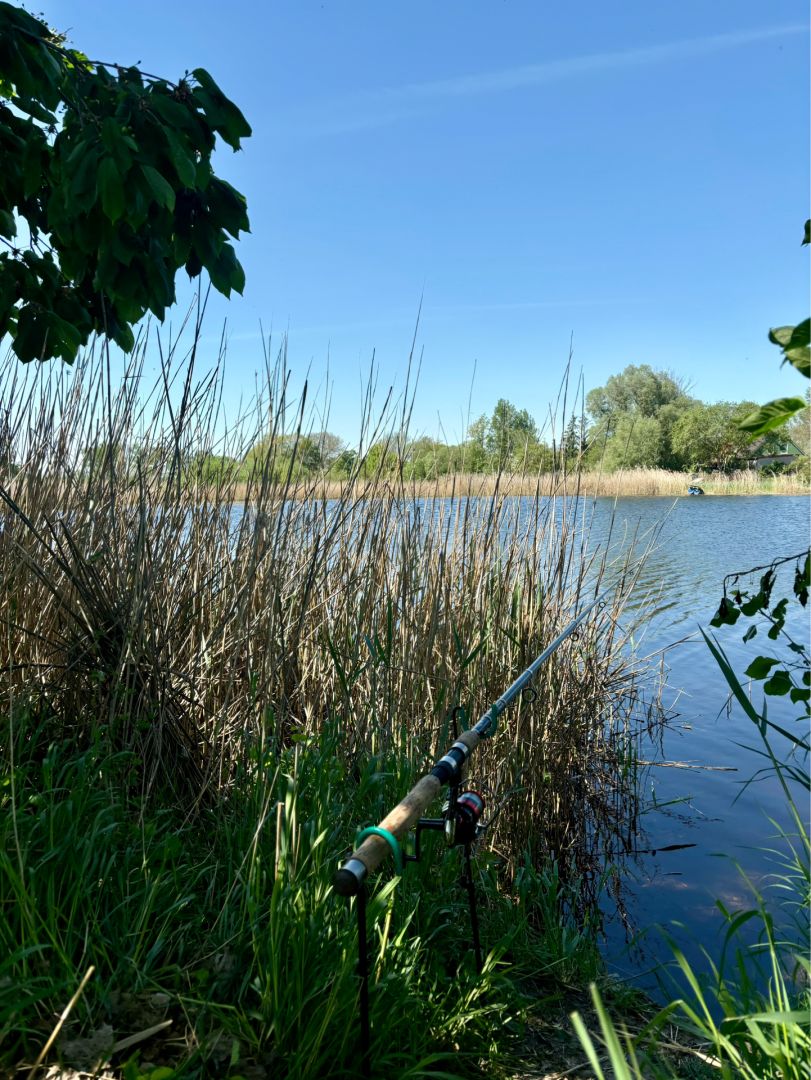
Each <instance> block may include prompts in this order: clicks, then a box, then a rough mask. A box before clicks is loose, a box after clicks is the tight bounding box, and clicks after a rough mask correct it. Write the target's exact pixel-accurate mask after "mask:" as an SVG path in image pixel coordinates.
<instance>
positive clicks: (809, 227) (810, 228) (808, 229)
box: [803, 218, 811, 244]
mask: <svg viewBox="0 0 811 1080" xmlns="http://www.w3.org/2000/svg"><path fill="white" fill-rule="evenodd" d="M803 243H804V244H811V218H809V219H808V221H806V223H805V231H804V233H803Z"/></svg>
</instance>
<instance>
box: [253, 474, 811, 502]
mask: <svg viewBox="0 0 811 1080" xmlns="http://www.w3.org/2000/svg"><path fill="white" fill-rule="evenodd" d="M574 471H575V473H576V476H577V481H576V483H577V487H578V493H579V494H580V495H585V496H588V497H590V498H593V497H604V498H612V499H614V498H624V497H634V496H647V497H656V496H662V497H667V498H677V497H678V496H680V495H683V496H686V495H687V488H688V487H689V486H690V485H691V484H698V485H699V486H700V487H701V488H703V490H704V492H705V494H707V495H807V494H808V488H809V485H808V482H807V481H806V480H804V479H803V477H802V476H799V475H795V474H792V473H780V474H778V475H776V476H764V475H763V474H761V473H759V472H758V471H757V470H756V469H739V470H735V471H733V472H730V473H710V474H709V475H706V476H703V475H702V476H697V477H696V479H692V477H691V475H690V474H688V473H684V472H675V471H672V470H669V469H618V470H617V471H616V472H612V473H607V472H605V473H604V472H599V471H594V472H586V471H583V472H577V470H574ZM564 483H565V487H564ZM571 485H572V478H571V476H569V477H565V478H564V475H563V473H561V472H557V473H539V474H538V475H532V474H526V473H521V474H516V473H512V474H511V473H498V474H482V473H455V474H449V475H447V476H440V477H437V478H436V479H434V480H413V481H406V482H405V486H406V488H407V490H408V492H409V494H411V495H412V496H413V497H414V498H418V499H430V498H441V499H446V498H452V497H454V496H458V495H469V496H473V497H484V498H491V497H492V496H494V495H500V496H502V497H505V498H506V497H510V496H512V497H525V498H526V497H532V496H535V495H538V494H540V495H546V496H549V495H558V494H561V492H562V491H564V490H565V491H569V490H570V488H571ZM344 489H345V483H341V482H338V481H335V480H329V479H327V480H322V481H321V482H320V483H319V484H318V485H317V487H316V492H317V494H318V497H319V498H326V499H334V498H338V497H340V495H341V493H342V492H343V491H344ZM246 492H247V485H244V484H242V485H241V484H237V485H236V488H235V490H234V494H235V496H236V498H241V497H243V496H244V494H245V493H246Z"/></svg>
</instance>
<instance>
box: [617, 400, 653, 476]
mask: <svg viewBox="0 0 811 1080" xmlns="http://www.w3.org/2000/svg"><path fill="white" fill-rule="evenodd" d="M661 460H662V426H661V424H660V423H659V421H658V420H657V419H656V417H655V416H642V415H639V416H633V415H632V414H630V413H623V414H621V415H620V416H619V418H618V419H617V421H616V423H615V425H614V427H613V429H612V433H611V437H610V439H608V441H607V442H606V444H605V449H604V451H603V453H602V467H603V468H604V469H606V470H607V471H608V472H614V471H615V470H617V469H653V468H656V467H657V466H659V464H660V462H661Z"/></svg>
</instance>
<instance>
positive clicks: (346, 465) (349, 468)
mask: <svg viewBox="0 0 811 1080" xmlns="http://www.w3.org/2000/svg"><path fill="white" fill-rule="evenodd" d="M357 460H358V453H357V451H356V450H350V449H348V448H347V449H345V450H342V451H341V452H340V454H338V456H337V457H336V458H335V460H334V461H333V462H332V464H331V465H330V467H329V475H330V477H331V478H332V479H334V480H346V479H348V478H349V477H350V476H351V475H352V473H353V472H354V471H355V466H356V464H357Z"/></svg>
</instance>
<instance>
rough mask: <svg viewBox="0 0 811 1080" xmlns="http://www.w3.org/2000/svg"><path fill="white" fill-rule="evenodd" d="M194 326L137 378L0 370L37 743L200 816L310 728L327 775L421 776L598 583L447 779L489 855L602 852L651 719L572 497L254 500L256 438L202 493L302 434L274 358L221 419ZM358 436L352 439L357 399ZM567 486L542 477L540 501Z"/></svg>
mask: <svg viewBox="0 0 811 1080" xmlns="http://www.w3.org/2000/svg"><path fill="white" fill-rule="evenodd" d="M199 330H200V327H199V325H198V326H197V327H196V329H195V340H194V344H193V346H192V349H191V351H190V352H188V353H183V352H182V351H181V346H180V345H179V343H178V342H177V341H176V342H174V343H173V344H171V346H170V347H169V348H168V349H166V350H161V352H160V364H159V369H158V375H157V378H156V379H155V380H154V382H153V383H152V384H149V383H148V382H147V377H146V371H147V367H146V358H147V351H148V350H147V342H146V341H141V342H140V344H139V346H138V347H137V349H136V351H135V353H134V354H133V357H132V359H131V360H130V362H129V364H128V366H127V370H126V372H125V373H124V375H123V377H122V378H120V379H119V380H111V379H110V378H109V376H108V371H109V358H108V357H107V356H106V355H103V354H93V353H90V354H89V355H88V356H86V357H85V358H84V359H83V360H82V361H81V362H80V363H79V364H78V366H77V368H76V370H75V371H73V372H68V371H66V370H65V369H64V368H57V367H55V366H51V367H48V368H45V367H43V368H41V369H39V370H38V371H29V372H28V373H27V374H23V373H22V371H21V369H20V367H19V365H18V364H16V362H14V361H13V360H10V361H9V362H8V363H7V365H6V367H5V369H4V370H3V372H2V400H3V402H4V406H5V416H4V423H3V427H2V440H3V445H2V447H0V452H1V456H0V462H5V466H4V472H5V475H4V476H3V477H2V489H1V490H0V496H2V500H3V502H2V537H1V538H0V573H2V581H3V591H2V595H1V596H0V611H1V612H2V617H3V625H4V627H5V630H6V632H5V633H4V635H3V643H2V645H1V646H0V664H1V665H2V666H1V668H0V670H1V671H2V681H3V689H4V691H5V692H6V694H9V693H14V694H16V695H17V696H18V697H23V698H24V699H25V700H26V701H27V702H28V703H29V706H30V707H31V708H35V709H37V710H38V712H39V714H40V715H41V717H42V718H43V722H44V723H47V724H48V725H50V728H51V729H52V730H53V733H54V737H57V738H64V737H68V736H70V737H73V738H76V739H77V740H79V741H80V742H81V741H83V742H85V743H89V742H91V741H94V740H95V741H98V742H100V743H101V744H102V745H104V746H109V748H110V749H111V750H112V751H124V752H126V753H127V754H130V755H131V757H130V758H129V761H130V766H129V771H128V773H127V777H126V779H128V781H129V783H130V784H131V785H135V786H141V787H142V788H143V789H144V790H145V791H153V790H158V789H161V790H165V785H166V784H167V783H169V784H171V785H172V786H173V788H174V791H175V796H176V797H177V798H178V799H180V800H182V801H183V803H184V804H185V805H186V806H187V807H188V806H189V804H193V803H194V802H195V801H196V800H199V799H202V798H209V799H218V798H226V797H227V796H228V792H229V789H230V786H231V784H232V782H233V778H234V776H235V771H236V770H238V769H239V768H242V767H245V766H246V765H247V764H248V763H249V762H252V761H255V760H256V754H255V750H256V748H257V747H258V746H259V745H260V744H261V745H262V746H263V747H264V748H265V750H267V748H268V747H270V748H271V749H272V748H273V747H274V746H276V747H278V746H280V745H282V744H283V743H287V742H289V741H290V740H291V739H297V738H302V737H306V736H316V737H317V734H318V732H319V731H320V730H321V728H322V725H323V724H324V723H325V722H326V721H327V720H328V719H329V720H332V721H335V722H338V723H340V726H341V730H342V732H343V745H344V753H345V755H346V759H347V761H348V762H349V763H350V764H351V763H352V762H356V763H357V764H358V765H359V766H360V765H363V764H365V763H366V761H367V760H368V757H369V755H372V754H380V755H385V754H388V753H392V752H396V753H401V754H408V755H409V756H410V757H411V758H412V760H414V761H415V763H417V764H418V765H420V766H421V765H427V764H429V763H430V762H431V761H432V759H433V758H434V757H435V755H436V754H437V753H438V752H440V751H442V750H444V747H445V744H446V743H447V741H448V738H449V736H450V734H451V728H452V726H453V723H454V721H453V719H452V715H453V710H454V708H455V707H456V706H464V707H465V708H466V710H467V713H468V714H469V715H470V714H472V715H473V718H474V719H475V718H477V717H478V715H479V714H480V713H481V712H483V711H484V710H485V708H486V707H487V705H488V703H489V702H490V701H491V700H494V699H495V698H496V697H497V696H498V694H499V693H500V692H501V690H502V689H503V688H504V687H505V686H506V685H507V684H508V683H509V682H511V681H512V679H513V678H514V677H515V676H516V675H517V674H518V673H519V672H520V671H521V670H522V669H523V668H524V667H525V666H526V665H527V664H528V663H529V662H530V661H531V660H532V659H533V658H534V657H535V656H536V655H537V654H538V653H539V652H540V651H541V650H542V648H543V647H544V645H545V644H546V643H548V642H549V640H550V639H551V638H552V637H553V636H554V635H555V634H556V633H558V632H559V631H560V630H561V629H562V628H563V627H564V626H565V624H566V623H567V622H568V621H569V620H570V619H571V618H572V616H573V614H574V613H575V612H576V610H577V609H578V606H579V605H580V604H582V603H585V602H586V601H587V600H589V599H590V598H592V597H593V596H594V595H595V594H596V592H597V591H598V590H599V589H600V588H601V587H603V586H605V584H606V574H609V576H610V577H611V584H612V588H613V591H612V592H611V596H610V599H609V601H608V603H607V604H606V605H605V606H604V607H602V608H601V609H599V611H598V612H597V613H596V615H595V616H594V617H592V618H591V619H590V620H589V621H588V622H587V623H585V624H584V626H583V627H582V629H581V631H580V632H579V633H578V634H577V635H576V636H575V637H573V638H571V639H569V640H568V641H567V642H566V643H565V644H564V645H563V646H562V647H561V648H560V650H559V651H558V652H557V653H556V654H555V656H554V657H553V659H552V660H551V661H550V662H549V663H548V664H547V665H546V666H545V668H544V669H543V671H542V674H541V676H540V678H539V679H538V681H537V683H536V693H535V694H534V695H529V696H528V697H527V698H526V699H525V700H524V702H523V703H522V704H521V706H520V707H519V708H518V709H517V710H515V711H513V712H512V713H511V714H509V716H508V717H507V718H505V720H504V721H503V723H502V731H501V732H500V733H499V735H498V737H496V738H495V739H493V740H492V742H490V743H489V744H488V746H487V749H486V750H485V752H484V753H483V754H482V755H481V756H480V758H479V760H478V762H477V765H476V773H475V775H473V776H471V781H472V782H473V783H475V784H477V785H479V786H480V787H482V788H483V789H485V791H486V794H487V796H488V799H489V800H490V802H491V806H492V807H494V808H497V812H496V828H495V830H494V833H493V837H492V841H493V844H494V845H495V847H496V848H498V849H499V850H500V851H501V852H502V853H504V854H505V855H506V856H507V857H509V858H516V857H518V855H519V854H520V852H521V851H522V850H524V849H526V847H527V846H528V845H529V846H530V847H531V848H533V849H534V850H535V851H536V852H538V853H544V854H552V855H554V856H555V857H556V858H558V860H559V861H560V863H561V865H563V866H567V865H568V866H571V867H577V868H578V869H580V870H583V869H585V868H586V867H587V866H589V865H592V862H591V860H592V859H593V856H594V852H595V851H597V850H600V851H603V852H604V851H605V850H607V849H608V850H616V849H617V848H621V847H623V846H624V844H625V843H626V841H627V840H628V838H629V837H630V835H631V831H630V825H631V822H630V818H631V817H632V816H633V796H634V779H635V777H634V767H633V745H634V738H635V737H636V733H637V731H638V729H639V727H640V725H644V724H646V723H647V722H648V721H649V719H650V717H649V715H648V714H647V713H645V711H644V710H643V711H642V715H641V716H640V710H639V701H640V682H639V672H638V671H637V669H636V668H635V666H634V661H633V659H632V658H631V657H630V656H629V654H628V652H627V651H626V650H625V647H624V646H625V641H626V637H625V635H626V633H627V632H628V629H627V628H626V630H623V629H622V626H623V619H622V617H621V616H622V612H623V606H624V605H625V602H626V600H627V597H628V594H629V591H630V589H631V588H632V587H633V583H634V576H635V573H636V569H635V564H633V563H632V562H631V558H630V555H629V557H628V558H627V559H626V561H625V562H624V563H623V565H621V566H614V567H610V568H609V567H607V565H606V556H605V555H604V554H601V553H600V552H599V551H593V550H592V549H591V547H590V537H589V525H588V517H587V515H586V514H585V513H584V512H583V504H581V503H580V502H579V501H578V500H577V499H576V498H573V499H561V500H549V499H543V498H536V499H533V500H525V501H522V502H521V503H518V501H517V500H513V499H510V498H508V497H506V496H507V495H508V494H509V493H511V492H512V491H514V490H516V489H515V487H514V486H511V485H513V484H514V483H515V482H516V481H512V480H511V481H510V482H509V483H504V482H502V479H501V478H496V479H495V480H488V481H486V482H480V481H479V479H478V478H476V479H474V480H471V481H470V483H467V482H462V481H460V480H457V481H456V482H451V484H450V487H444V486H439V485H437V486H434V487H432V488H430V489H428V490H426V489H425V488H422V487H418V486H417V487H415V486H414V485H411V484H409V483H407V482H404V481H403V480H402V479H397V478H395V479H392V478H391V477H384V476H382V475H377V476H373V477H371V478H370V479H366V480H361V479H360V477H359V475H356V476H354V477H352V478H350V480H349V481H348V482H347V483H345V484H344V485H341V486H339V487H337V488H331V489H330V490H329V493H328V494H329V498H327V497H325V496H326V494H327V493H326V492H325V491H324V490H323V488H322V486H321V485H320V484H319V482H318V481H310V480H301V479H293V478H292V475H288V477H287V479H286V480H283V481H281V482H280V481H279V480H278V478H276V479H274V477H277V475H278V462H277V461H276V460H275V458H274V453H275V451H274V449H273V447H274V445H276V442H278V440H276V441H274V439H273V438H270V439H267V443H266V445H267V446H268V450H267V454H266V456H265V458H264V459H262V460H258V461H257V462H256V463H255V468H254V471H253V474H252V475H251V477H250V479H249V481H248V482H247V484H246V485H244V486H240V485H239V484H238V482H237V478H236V475H233V476H231V475H229V474H228V472H227V471H226V472H224V473H223V474H222V475H221V476H220V478H219V479H218V480H217V482H216V483H215V484H214V485H213V486H212V485H211V484H210V482H209V478H208V477H206V476H203V475H202V474H201V470H200V469H199V468H198V467H197V465H196V464H195V463H196V462H199V461H200V457H201V455H205V454H211V453H216V454H224V455H227V456H228V457H231V458H234V459H237V460H242V459H244V457H245V454H246V451H247V449H248V448H249V447H250V446H251V445H253V443H254V442H255V441H256V439H257V438H258V437H260V436H263V437H267V436H268V435H271V436H274V435H279V434H281V433H282V432H286V433H288V434H289V433H290V432H291V431H292V432H293V433H295V432H301V430H302V427H303V425H304V422H305V416H304V412H303V405H302V404H301V403H294V402H291V401H290V400H289V399H288V395H287V371H286V368H285V361H284V357H283V356H282V357H281V359H280V361H279V362H278V363H277V364H275V365H272V366H270V365H269V366H268V367H267V370H266V373H265V374H266V380H265V386H264V388H263V392H262V393H261V394H260V395H259V396H258V398H257V400H256V401H254V402H253V403H251V405H250V407H249V408H247V409H246V410H245V411H244V413H243V414H242V415H241V416H240V417H238V418H236V420H235V421H234V422H233V423H232V424H231V425H230V426H226V425H225V423H224V421H223V419H222V417H221V416H220V404H219V403H220V394H221V386H222V379H223V366H222V364H221V363H220V364H219V365H218V366H217V367H216V368H215V369H214V370H213V371H212V372H210V373H209V374H207V375H206V376H204V377H198V376H197V374H196V370H195V362H196V353H197V348H198V344H197V341H198V337H199ZM153 347H154V348H158V347H159V345H158V344H156V345H155V346H153ZM364 427H365V435H366V436H367V439H366V443H367V445H368V444H369V443H370V442H371V441H372V439H370V438H368V436H369V435H370V433H373V434H375V437H377V436H378V435H379V432H375V431H374V428H375V421H374V419H373V417H372V413H371V405H369V407H368V409H367V413H366V416H365V419H364ZM390 438H391V443H392V445H397V444H398V443H402V431H401V430H399V429H398V428H397V427H394V428H393V429H392V434H391V437H390ZM12 462H15V463H16V464H14V465H13V466H12V464H11V463H12ZM361 464H362V461H361ZM526 482H528V481H526ZM480 483H482V484H483V486H481V487H479V486H478V485H479V484H480ZM579 483H580V484H581V485H585V478H583V477H581V478H580V480H579ZM577 484H578V480H577V478H576V477H575V478H573V477H571V476H570V477H568V478H567V479H566V481H565V483H564V479H563V478H562V477H556V478H554V488H553V490H556V491H558V492H561V491H569V492H575V493H576V491H577ZM586 489H587V488H586V487H585V486H583V488H582V490H586ZM521 490H524V489H521ZM530 490H535V489H534V488H533V487H532V486H530ZM471 496H474V497H471ZM530 697H531V698H532V700H530Z"/></svg>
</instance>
